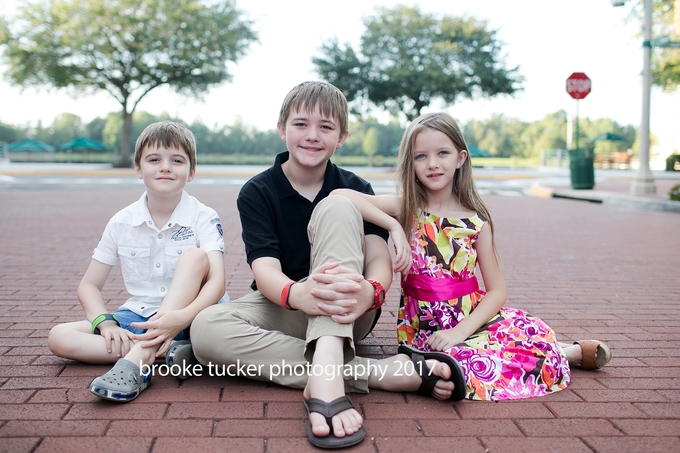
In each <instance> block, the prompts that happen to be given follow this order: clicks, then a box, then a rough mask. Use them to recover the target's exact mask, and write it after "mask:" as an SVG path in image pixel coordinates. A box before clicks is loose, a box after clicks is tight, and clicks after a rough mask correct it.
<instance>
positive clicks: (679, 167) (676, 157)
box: [666, 154, 680, 171]
mask: <svg viewBox="0 0 680 453" xmlns="http://www.w3.org/2000/svg"><path fill="white" fill-rule="evenodd" d="M666 171H680V154H671V155H670V156H668V157H667V158H666Z"/></svg>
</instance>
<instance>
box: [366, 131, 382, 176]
mask: <svg viewBox="0 0 680 453" xmlns="http://www.w3.org/2000/svg"><path fill="white" fill-rule="evenodd" d="M379 147H380V139H379V138H378V130H377V129H376V128H375V127H371V128H369V129H368V130H367V131H366V134H365V135H364V139H363V140H362V141H361V148H362V149H363V151H364V153H365V154H366V155H367V156H368V165H369V167H372V166H373V156H375V153H377V152H378V148H379Z"/></svg>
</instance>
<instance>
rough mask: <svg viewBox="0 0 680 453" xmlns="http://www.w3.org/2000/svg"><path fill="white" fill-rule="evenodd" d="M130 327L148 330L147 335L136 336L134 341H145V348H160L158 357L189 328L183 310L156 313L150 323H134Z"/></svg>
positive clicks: (157, 353)
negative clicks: (179, 334) (178, 335)
mask: <svg viewBox="0 0 680 453" xmlns="http://www.w3.org/2000/svg"><path fill="white" fill-rule="evenodd" d="M130 325H131V326H132V327H134V328H137V329H146V332H145V333H143V334H139V335H134V339H135V340H137V341H144V344H143V345H142V347H143V348H151V347H154V346H155V347H158V351H157V352H156V357H161V356H162V355H164V354H165V353H166V352H167V350H168V349H169V348H170V344H171V343H172V340H173V339H174V338H175V337H176V336H177V334H178V333H180V332H181V331H182V330H184V329H185V328H186V327H187V326H188V324H187V323H186V321H185V319H184V316H182V313H181V310H170V311H167V312H164V313H156V314H155V315H153V316H152V317H150V318H149V320H148V321H145V322H133V323H131V324H130Z"/></svg>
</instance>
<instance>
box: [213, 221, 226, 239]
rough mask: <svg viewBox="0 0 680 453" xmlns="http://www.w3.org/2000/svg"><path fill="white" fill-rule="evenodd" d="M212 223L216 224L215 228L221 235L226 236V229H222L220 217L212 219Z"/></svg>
mask: <svg viewBox="0 0 680 453" xmlns="http://www.w3.org/2000/svg"><path fill="white" fill-rule="evenodd" d="M210 224H211V225H215V228H217V232H218V233H220V237H224V231H222V223H221V221H220V218H219V217H215V218H214V219H212V220H211V221H210Z"/></svg>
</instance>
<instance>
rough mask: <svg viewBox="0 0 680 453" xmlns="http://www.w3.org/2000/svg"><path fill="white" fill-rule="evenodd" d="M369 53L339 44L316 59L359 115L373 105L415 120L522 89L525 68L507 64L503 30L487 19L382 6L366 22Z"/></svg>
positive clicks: (334, 42)
mask: <svg viewBox="0 0 680 453" xmlns="http://www.w3.org/2000/svg"><path fill="white" fill-rule="evenodd" d="M364 25H365V27H366V29H365V31H364V33H363V35H362V37H361V52H360V53H357V52H356V51H355V50H354V49H353V48H352V47H351V45H349V44H345V45H344V46H341V45H340V44H339V42H338V41H337V39H335V40H330V41H329V42H328V43H326V44H323V45H322V46H321V48H320V53H321V54H322V56H319V57H315V58H313V59H312V63H313V64H314V66H315V68H316V72H317V73H318V74H319V75H320V76H321V77H322V78H324V79H326V80H328V81H329V82H330V83H332V84H334V85H335V86H337V87H339V88H340V89H341V90H343V91H344V92H345V95H346V96H347V98H348V100H349V101H351V102H352V106H353V110H354V111H361V110H362V106H365V104H366V102H367V101H370V102H371V103H373V104H375V105H377V106H380V107H384V108H386V109H388V110H389V111H390V112H392V113H398V112H401V113H404V114H405V115H406V117H407V119H409V120H412V119H413V118H415V117H416V116H418V115H419V114H420V112H421V110H422V109H423V108H424V107H426V106H428V105H430V103H431V102H432V101H433V100H434V99H437V98H440V99H443V100H444V101H445V102H447V103H448V104H454V103H455V102H456V100H457V99H459V98H472V97H474V96H476V95H484V96H495V95H498V94H512V93H514V92H515V91H517V90H518V89H520V88H519V85H520V84H521V82H522V81H523V78H522V77H521V76H520V75H518V68H512V69H506V68H505V67H504V66H503V58H502V56H501V45H500V43H499V42H498V41H497V39H496V31H495V30H489V29H487V24H486V22H484V21H479V20H477V19H474V18H462V17H454V16H443V17H441V18H438V17H435V16H434V15H430V14H425V13H422V12H421V11H420V10H419V9H418V7H413V8H409V7H406V6H396V7H393V8H379V9H378V10H377V14H376V15H375V16H372V17H368V18H367V19H365V21H364Z"/></svg>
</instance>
